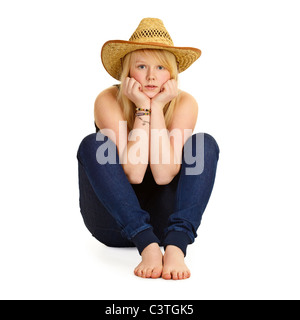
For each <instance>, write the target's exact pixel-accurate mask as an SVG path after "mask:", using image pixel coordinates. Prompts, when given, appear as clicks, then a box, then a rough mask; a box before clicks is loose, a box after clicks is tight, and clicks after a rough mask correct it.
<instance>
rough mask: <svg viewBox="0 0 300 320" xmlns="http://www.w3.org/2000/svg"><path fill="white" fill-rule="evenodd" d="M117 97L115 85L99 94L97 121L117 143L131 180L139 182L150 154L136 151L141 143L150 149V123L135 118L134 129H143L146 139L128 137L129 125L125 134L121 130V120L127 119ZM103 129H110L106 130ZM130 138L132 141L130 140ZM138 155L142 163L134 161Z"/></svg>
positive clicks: (145, 117)
mask: <svg viewBox="0 0 300 320" xmlns="http://www.w3.org/2000/svg"><path fill="white" fill-rule="evenodd" d="M116 97H117V89H116V88H115V87H112V88H109V89H107V90H105V91H103V92H101V93H100V94H99V95H98V97H97V98H96V101H95V106H94V115H95V122H96V124H97V126H98V127H99V128H100V129H102V131H104V132H103V133H104V134H105V135H107V136H108V137H109V138H110V139H111V140H112V141H113V142H114V143H115V144H116V146H117V150H118V154H119V159H120V163H121V165H122V167H123V169H124V172H125V174H126V176H127V178H128V180H129V182H130V183H132V184H138V183H141V182H142V180H143V178H144V175H145V172H146V169H147V166H148V154H146V155H139V154H136V153H137V152H136V151H137V150H139V146H141V145H143V147H144V149H145V150H147V151H148V150H149V146H148V145H149V124H145V125H143V123H144V122H143V121H141V120H140V119H139V118H136V119H135V122H134V127H133V129H139V130H141V131H140V132H141V133H143V136H144V137H145V136H146V139H143V141H139V138H137V137H134V136H132V137H130V136H129V137H128V134H129V133H128V129H127V126H126V134H125V136H124V134H123V130H122V132H120V127H119V123H120V121H125V119H124V116H123V112H122V109H121V107H120V105H119V103H118V102H117V98H116ZM149 105H150V102H149ZM142 118H143V120H145V121H147V122H149V121H150V119H147V118H149V116H143V117H142ZM103 129H109V130H107V131H105V130H103ZM128 139H129V140H132V141H129V142H128ZM134 140H136V141H134ZM144 140H145V141H144ZM127 142H128V143H127ZM126 144H127V147H126ZM137 157H138V158H139V159H142V160H143V161H142V163H134V161H135V160H136V158H137Z"/></svg>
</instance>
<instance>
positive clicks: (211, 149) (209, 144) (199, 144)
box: [187, 132, 220, 160]
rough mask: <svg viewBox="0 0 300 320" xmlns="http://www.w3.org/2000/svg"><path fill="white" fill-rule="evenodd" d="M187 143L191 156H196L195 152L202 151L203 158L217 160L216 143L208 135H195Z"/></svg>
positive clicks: (218, 151) (217, 148)
mask: <svg viewBox="0 0 300 320" xmlns="http://www.w3.org/2000/svg"><path fill="white" fill-rule="evenodd" d="M187 142H189V143H190V146H191V148H192V150H193V151H192V153H193V154H196V153H197V150H204V154H205V156H215V157H216V158H217V160H218V159H219V153H220V149H219V146H218V143H217V141H216V140H215V138H214V137H213V136H211V135H210V134H208V133H203V132H199V133H195V134H193V135H192V136H191V137H190V138H189V139H188V141H187ZM187 145H188V143H187Z"/></svg>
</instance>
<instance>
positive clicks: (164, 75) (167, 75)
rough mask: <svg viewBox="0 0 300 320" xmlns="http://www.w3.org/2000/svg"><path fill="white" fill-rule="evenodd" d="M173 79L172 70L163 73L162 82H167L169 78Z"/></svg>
mask: <svg viewBox="0 0 300 320" xmlns="http://www.w3.org/2000/svg"><path fill="white" fill-rule="evenodd" d="M170 79H171V74H170V72H166V73H164V74H162V75H161V82H162V83H166V82H167V81H168V80H170Z"/></svg>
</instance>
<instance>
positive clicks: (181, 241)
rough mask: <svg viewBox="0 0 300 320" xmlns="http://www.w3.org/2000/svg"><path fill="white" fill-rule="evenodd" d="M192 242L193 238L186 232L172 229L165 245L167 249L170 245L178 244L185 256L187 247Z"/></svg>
mask: <svg viewBox="0 0 300 320" xmlns="http://www.w3.org/2000/svg"><path fill="white" fill-rule="evenodd" d="M190 243H191V240H190V238H189V236H188V235H187V234H186V233H185V232H181V231H170V232H169V233H168V234H167V236H166V238H165V240H164V243H163V246H164V248H165V249H166V247H167V246H169V245H172V246H176V247H178V248H179V249H181V251H182V252H183V254H184V256H186V249H187V246H188V245H189V244H190Z"/></svg>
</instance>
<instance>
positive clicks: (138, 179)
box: [127, 174, 144, 184]
mask: <svg viewBox="0 0 300 320" xmlns="http://www.w3.org/2000/svg"><path fill="white" fill-rule="evenodd" d="M127 179H128V181H129V183H130V184H141V183H142V182H143V180H144V176H142V175H138V174H130V175H127Z"/></svg>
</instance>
